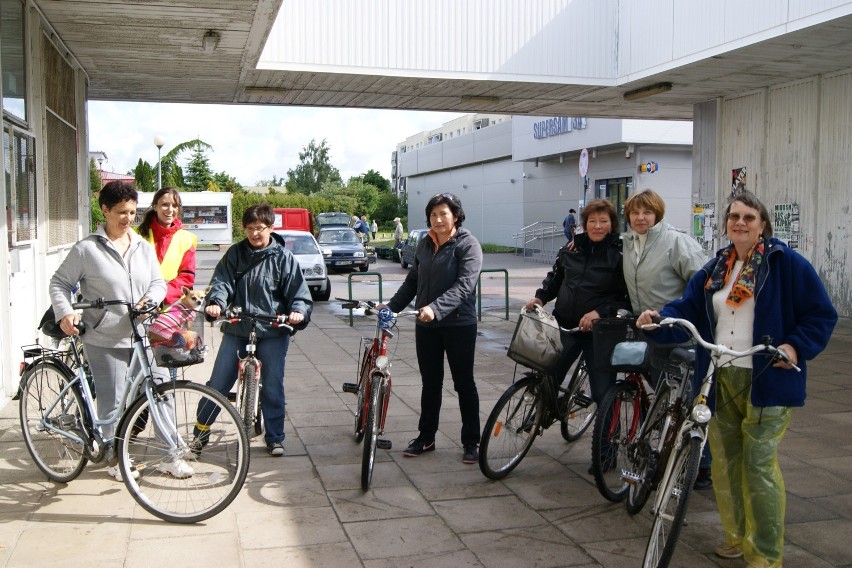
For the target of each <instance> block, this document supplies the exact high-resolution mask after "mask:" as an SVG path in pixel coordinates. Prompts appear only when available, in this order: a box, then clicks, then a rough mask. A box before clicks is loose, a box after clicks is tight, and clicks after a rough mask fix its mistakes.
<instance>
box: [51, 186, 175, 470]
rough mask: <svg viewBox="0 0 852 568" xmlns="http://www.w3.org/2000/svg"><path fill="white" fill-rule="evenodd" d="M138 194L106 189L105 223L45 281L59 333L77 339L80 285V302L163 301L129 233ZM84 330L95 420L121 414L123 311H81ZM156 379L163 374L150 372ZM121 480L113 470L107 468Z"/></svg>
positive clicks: (126, 326)
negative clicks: (75, 295) (75, 301)
mask: <svg viewBox="0 0 852 568" xmlns="http://www.w3.org/2000/svg"><path fill="white" fill-rule="evenodd" d="M137 201H138V194H137V193H136V190H135V189H134V188H133V186H132V185H130V184H128V183H125V182H119V181H114V182H110V183H108V184H106V185H105V186H104V187H103V189H101V192H100V194H99V197H98V203H99V204H100V207H101V211H102V212H103V214H104V218H105V220H106V222H105V223H104V224H103V225H101V226H100V227H98V229H97V230H96V231H95V232H94V233H93V234H91V235H89V236H88V237H86V238H84V239H83V240H81V241H78V242H77V243H76V244H75V245H74V246H73V247H72V248H71V250H70V251H69V253H68V256H66V257H65V260H63V261H62V264H61V265H60V266H59V268H58V269H57V270H56V272H55V273H54V275H53V277H52V278H51V279H50V301H51V304H53V309H54V312H55V313H56V318H57V321H58V322H59V326H60V328H61V329H62V331H63V332H65V333H66V334H68V335H77V334H78V333H79V332H78V331H77V328H76V327H74V326H75V323H77V322H79V321H80V319H81V315H80V314H77V313H76V312H75V311H74V309H73V308H72V307H71V301H70V298H71V295H72V290H73V289H74V287H75V286H77V284H78V283H79V286H80V293H81V294H82V296H83V298H84V299H85V300H96V299H98V298H105V299H107V300H127V301H129V302H132V303H134V304H136V305H143V304H145V303H147V302H148V301H151V302H154V303H155V304H159V303H160V302H162V301H163V298H165V296H166V282H165V281H164V280H163V277H162V275H161V274H160V265H159V263H158V262H157V255H156V254H155V253H154V249H153V248H152V247H151V245H149V244H148V243H147V242H146V241H145V240H144V239H143V238H142V237H140V236H139V235H138V234H136V232H135V231H133V229H132V228H131V223H132V222H133V220H134V219H135V217H136V203H137ZM82 320H83V322H84V323H85V326H86V333H85V334H84V335H83V337H82V339H83V345H84V349H85V352H86V360H87V361H88V362H89V366H90V367H91V370H92V378H93V379H94V382H95V392H96V393H97V398H96V399H95V400H96V402H97V406H98V408H97V410H98V417H99V418H100V419H102V420H103V419H106V418H109V417H113V416H115V415H116V414H119V413H121V412H122V410H123V409H119V408H118V403H119V402H120V401H121V398H122V396H123V395H124V390H125V388H127V384H126V381H125V378H126V373H127V365H128V363H129V362H130V357H131V355H132V353H133V348H132V345H131V340H130V335H131V328H130V320H129V319H128V317H127V308H125V307H124V306H107V307H106V308H104V309H103V310H98V309H88V310H83V313H82ZM154 374H155V376H156V377H158V378H168V372H166V371H165V369H162V368H160V367H156V366H155V367H154ZM102 433H103V435H104V438H105V439H109V438H112V437H113V436H114V434H115V424H108V425H105V426H103V428H102ZM107 470H108V472H109V473H110V475H112V476H113V477H116V478H117V479H119V478H120V476H121V474H120V473H119V471H118V467H117V466H115V465H113V466H111V467H109V468H107Z"/></svg>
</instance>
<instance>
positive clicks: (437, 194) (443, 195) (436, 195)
mask: <svg viewBox="0 0 852 568" xmlns="http://www.w3.org/2000/svg"><path fill="white" fill-rule="evenodd" d="M436 197H446V198H447V199H451V200H453V201H458V200H459V198H458V197H456V196H455V195H453V194H452V193H436V194H435V195H433V196H432V199H435V198H436Z"/></svg>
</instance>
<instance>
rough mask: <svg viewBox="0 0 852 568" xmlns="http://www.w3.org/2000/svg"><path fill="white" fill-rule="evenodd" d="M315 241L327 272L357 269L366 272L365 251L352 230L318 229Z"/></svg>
mask: <svg viewBox="0 0 852 568" xmlns="http://www.w3.org/2000/svg"><path fill="white" fill-rule="evenodd" d="M317 241H318V242H319V244H320V246H321V247H322V248H323V255H324V257H325V266H326V268H328V270H329V271H332V270H343V269H349V268H352V269H354V268H357V269H358V270H360V271H361V272H367V264H368V261H367V250H366V249H365V248H364V245H363V243H361V239H360V238H359V237H358V234H357V233H356V232H355V231H353V230H352V229H349V228H342V227H341V228H335V229H320V232H319V233H318V234H317Z"/></svg>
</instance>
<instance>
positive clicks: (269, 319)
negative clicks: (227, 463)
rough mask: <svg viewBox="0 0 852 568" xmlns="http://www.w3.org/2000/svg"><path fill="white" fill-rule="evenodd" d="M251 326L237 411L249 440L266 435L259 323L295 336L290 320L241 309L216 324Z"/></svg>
mask: <svg viewBox="0 0 852 568" xmlns="http://www.w3.org/2000/svg"><path fill="white" fill-rule="evenodd" d="M241 321H246V322H248V323H249V337H248V343H247V344H246V356H245V357H241V358H240V361H239V364H238V368H237V385H238V386H237V393H236V400H235V403H236V407H237V412H238V413H239V415H240V419H241V423H242V425H243V428H244V429H245V431H246V434H248V435H249V437H255V436H259V435H260V434H262V433H263V414H262V412H261V408H260V392H261V390H262V389H263V375H262V373H261V367H262V364H261V362H260V359H258V358H257V355H256V353H257V322H264V323H268V324H270V325H272V327H281V328H284V329H286V330H287V332H288V333H290V334H292V333H293V328H292V327H291V326H289V325H287V316H285V315H275V316H263V315H260V314H252V313H247V314H243V313H242V308H240V307H234V308H231V309H229V310H227V311H226V312H225V314H224V317H223V318H221V319H219V320H216V321H215V322H214V323H216V324H219V325H221V324H223V323H233V324H236V323H239V322H241Z"/></svg>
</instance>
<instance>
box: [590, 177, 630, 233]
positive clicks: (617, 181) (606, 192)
mask: <svg viewBox="0 0 852 568" xmlns="http://www.w3.org/2000/svg"><path fill="white" fill-rule="evenodd" d="M632 191H633V178H632V177H623V178H613V179H599V180H595V198H596V199H608V200H609V201H610V202H611V203H612V205H613V207H615V211H616V213H618V226H619V229H620V230H621V231H626V230H627V219H625V217H624V202H625V201H627V198H628V197H630V194H631V192H632Z"/></svg>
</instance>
